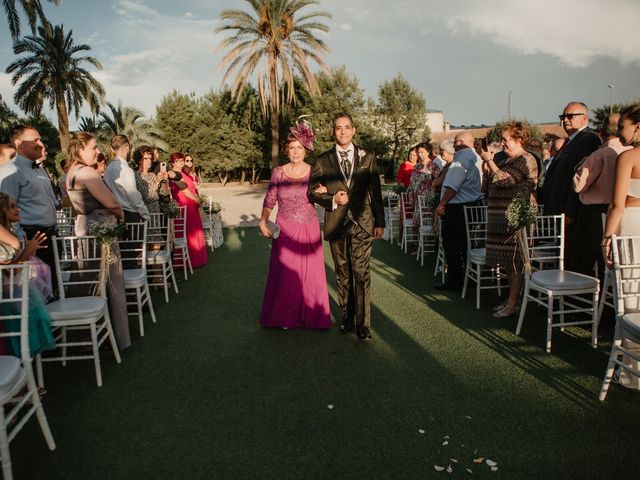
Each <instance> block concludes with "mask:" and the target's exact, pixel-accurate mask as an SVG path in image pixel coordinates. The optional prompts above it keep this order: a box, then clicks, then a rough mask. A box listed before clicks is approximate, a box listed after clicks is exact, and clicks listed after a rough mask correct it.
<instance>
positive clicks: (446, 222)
mask: <svg viewBox="0 0 640 480" xmlns="http://www.w3.org/2000/svg"><path fill="white" fill-rule="evenodd" d="M473 141H474V140H473V135H471V133H469V132H462V133H459V134H458V135H456V137H455V139H454V141H453V148H454V149H455V150H456V153H455V155H454V157H453V162H452V163H451V166H450V167H449V169H448V171H447V174H446V177H445V179H444V182H443V183H442V193H441V197H440V203H439V204H438V208H437V209H436V213H437V214H438V215H439V216H440V217H441V219H442V227H441V228H442V246H443V249H444V254H445V257H446V259H447V265H448V272H447V275H448V278H447V281H446V282H445V283H443V284H440V285H435V288H436V289H438V290H460V289H461V288H462V281H463V280H464V272H463V269H462V267H463V264H464V262H465V261H466V259H467V234H466V230H465V221H464V207H465V206H474V205H482V191H481V178H482V177H481V173H480V170H479V169H478V166H477V158H478V157H477V156H476V152H475V151H474V149H473Z"/></svg>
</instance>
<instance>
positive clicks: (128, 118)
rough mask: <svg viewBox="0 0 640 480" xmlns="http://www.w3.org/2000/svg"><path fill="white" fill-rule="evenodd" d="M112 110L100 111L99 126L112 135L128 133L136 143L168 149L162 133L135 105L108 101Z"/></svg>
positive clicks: (131, 140)
mask: <svg viewBox="0 0 640 480" xmlns="http://www.w3.org/2000/svg"><path fill="white" fill-rule="evenodd" d="M107 107H108V108H109V110H110V112H109V113H106V112H101V113H100V123H99V127H100V129H101V130H103V131H105V132H106V133H108V134H111V135H126V136H127V137H128V138H129V141H130V142H131V143H132V144H134V145H140V144H148V145H155V146H157V147H158V148H159V149H160V150H166V149H167V147H166V144H165V142H164V141H163V140H162V139H161V136H162V134H161V133H160V130H159V129H158V128H157V127H156V126H155V123H154V122H153V121H152V120H146V119H145V118H144V114H143V113H142V112H141V111H140V110H138V109H137V108H134V107H128V106H124V105H122V100H120V101H118V105H117V106H116V105H113V104H112V103H109V102H107Z"/></svg>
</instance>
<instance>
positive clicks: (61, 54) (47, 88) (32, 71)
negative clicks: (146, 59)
mask: <svg viewBox="0 0 640 480" xmlns="http://www.w3.org/2000/svg"><path fill="white" fill-rule="evenodd" d="M88 50H91V47H89V45H86V44H81V45H76V44H74V42H73V38H72V31H69V33H68V34H66V35H65V34H64V29H63V27H62V25H58V26H56V27H52V26H51V25H50V24H48V23H47V24H45V25H42V26H40V27H38V35H37V36H35V35H34V36H28V37H25V38H24V39H22V40H19V41H18V42H16V43H15V44H14V46H13V52H14V53H15V54H16V55H21V54H29V55H28V56H25V57H22V58H19V59H18V60H16V61H15V62H13V63H11V65H9V66H8V67H7V70H6V72H7V73H13V74H14V75H13V77H11V83H12V85H15V84H16V83H18V82H19V81H20V80H23V79H24V80H23V81H22V83H21V84H20V86H19V87H18V90H17V91H16V93H15V95H14V101H15V102H16V104H17V105H18V106H19V107H20V108H21V109H22V110H24V111H25V112H26V113H33V114H39V113H40V112H41V111H42V105H43V103H44V101H45V100H48V102H49V107H50V108H51V109H53V108H54V107H55V109H56V111H57V114H58V132H59V136H60V145H61V146H62V150H63V151H66V150H67V145H68V143H69V112H68V110H67V109H68V108H71V109H73V111H74V113H75V116H76V118H77V117H78V116H79V114H80V107H81V106H82V104H83V103H84V102H87V103H88V104H89V108H90V109H91V111H92V112H93V113H94V114H97V113H98V110H99V107H100V104H101V103H102V99H103V98H104V88H103V87H102V85H101V84H100V82H98V81H97V80H96V79H95V78H94V77H93V76H92V75H91V73H89V72H88V71H87V70H85V69H84V68H82V67H81V64H83V63H85V62H86V63H89V64H91V65H93V66H94V67H95V68H97V69H99V70H100V69H102V65H100V62H98V60H96V59H95V58H94V57H90V56H76V55H77V54H78V53H79V52H83V51H88Z"/></svg>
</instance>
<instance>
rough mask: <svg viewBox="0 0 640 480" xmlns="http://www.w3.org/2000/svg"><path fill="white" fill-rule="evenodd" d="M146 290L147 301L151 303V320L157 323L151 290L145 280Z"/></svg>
mask: <svg viewBox="0 0 640 480" xmlns="http://www.w3.org/2000/svg"><path fill="white" fill-rule="evenodd" d="M144 291H145V294H146V296H147V297H146V298H147V303H148V304H149V313H151V321H152V322H153V323H156V312H155V310H154V309H153V301H152V300H151V292H149V284H148V283H147V282H145V284H144Z"/></svg>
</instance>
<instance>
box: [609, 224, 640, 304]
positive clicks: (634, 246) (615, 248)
mask: <svg viewBox="0 0 640 480" xmlns="http://www.w3.org/2000/svg"><path fill="white" fill-rule="evenodd" d="M611 257H612V260H613V273H614V276H615V283H614V288H613V292H614V300H615V305H616V314H617V315H624V313H625V305H629V304H632V305H633V306H634V311H635V310H636V309H640V236H638V235H634V236H620V237H619V236H617V235H611Z"/></svg>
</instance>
